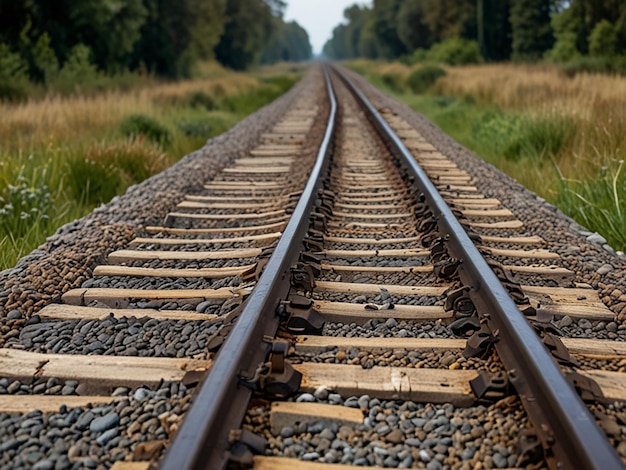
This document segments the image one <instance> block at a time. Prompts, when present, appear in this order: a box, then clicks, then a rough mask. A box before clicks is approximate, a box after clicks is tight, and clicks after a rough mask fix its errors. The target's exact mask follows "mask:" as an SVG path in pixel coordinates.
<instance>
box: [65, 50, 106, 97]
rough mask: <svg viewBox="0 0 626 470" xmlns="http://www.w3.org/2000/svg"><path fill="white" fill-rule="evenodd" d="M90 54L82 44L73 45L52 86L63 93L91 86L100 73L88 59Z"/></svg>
mask: <svg viewBox="0 0 626 470" xmlns="http://www.w3.org/2000/svg"><path fill="white" fill-rule="evenodd" d="M90 55H91V49H89V47H87V46H85V45H84V44H78V45H76V46H74V47H73V48H72V50H71V51H70V54H69V56H68V57H67V60H66V61H65V63H64V64H63V67H62V68H61V70H60V71H59V73H58V75H57V77H56V80H55V81H54V87H55V88H57V89H58V90H59V91H61V92H65V93H67V92H71V91H75V89H76V88H86V89H89V88H92V87H93V86H94V82H96V81H97V80H98V78H99V77H100V75H99V74H98V71H97V69H96V66H95V65H93V64H92V63H91V61H90V60H89V57H90Z"/></svg>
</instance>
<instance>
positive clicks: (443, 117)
mask: <svg viewBox="0 0 626 470" xmlns="http://www.w3.org/2000/svg"><path fill="white" fill-rule="evenodd" d="M387 67H388V65H384V66H382V65H380V64H377V63H375V62H364V61H359V62H357V63H356V69H357V70H358V71H359V72H360V73H362V74H364V75H365V76H366V78H368V79H370V80H371V81H373V82H374V83H376V84H377V85H380V86H383V87H384V86H385V85H384V82H383V81H382V80H381V79H380V76H381V75H380V74H381V73H383V72H384V70H386V69H387ZM445 70H446V75H445V76H442V77H440V78H438V79H437V81H436V83H435V84H434V86H432V87H431V88H430V90H429V94H425V95H424V94H422V95H418V94H413V93H410V92H409V91H408V89H405V90H402V91H401V92H398V88H397V87H387V91H388V92H389V93H391V94H393V95H394V96H395V97H396V98H398V99H400V100H401V101H405V102H406V103H407V104H409V105H410V106H411V107H413V108H414V109H416V110H417V111H419V112H421V113H423V114H425V115H426V116H427V117H429V118H430V119H431V120H432V121H434V122H435V123H436V124H437V125H438V126H439V127H440V128H441V129H442V130H443V131H444V132H446V133H447V134H449V135H451V136H452V137H453V138H454V139H456V140H457V141H459V142H460V143H462V144H463V145H465V146H466V147H468V148H470V149H472V150H473V151H474V152H476V153H477V154H478V155H480V156H481V157H483V158H485V159H486V160H487V161H489V162H491V163H493V164H494V165H496V166H497V167H498V168H500V169H501V170H502V171H504V172H505V173H507V174H509V175H510V176H512V177H513V178H515V179H516V180H518V181H519V182H520V183H521V184H523V185H524V186H526V187H527V188H529V189H530V190H532V191H534V192H536V193H537V194H539V195H540V196H541V197H543V198H545V199H546V200H548V201H549V202H551V203H552V204H555V205H556V206H557V207H559V208H560V209H561V210H563V211H564V212H565V213H566V214H568V215H570V216H571V217H573V218H574V219H576V220H577V221H578V222H579V223H581V224H582V225H584V226H586V227H588V228H589V229H590V230H592V231H596V232H598V233H600V234H602V235H603V236H604V237H605V238H606V239H607V240H608V242H609V243H610V244H611V245H612V246H613V247H614V248H615V249H617V250H621V251H624V250H626V230H625V229H626V206H625V204H626V202H625V201H624V199H625V198H626V170H624V169H623V168H622V166H623V163H622V162H623V160H624V159H626V78H624V77H620V76H613V75H601V74H586V73H579V74H577V75H575V76H574V77H571V76H568V75H567V74H566V73H564V72H563V71H562V69H560V68H557V67H555V66H548V65H535V66H524V65H511V64H498V65H493V64H492V65H478V66H463V67H445Z"/></svg>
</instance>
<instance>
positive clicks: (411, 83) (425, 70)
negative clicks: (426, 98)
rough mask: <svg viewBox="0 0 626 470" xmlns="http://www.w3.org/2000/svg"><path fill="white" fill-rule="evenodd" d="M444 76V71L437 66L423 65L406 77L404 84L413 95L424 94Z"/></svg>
mask: <svg viewBox="0 0 626 470" xmlns="http://www.w3.org/2000/svg"><path fill="white" fill-rule="evenodd" d="M445 75H446V71H445V70H444V69H442V68H441V67H439V66H437V65H423V66H421V67H419V68H417V69H415V70H414V71H413V72H412V73H411V74H410V75H409V76H408V78H407V80H406V84H407V86H408V87H409V89H410V90H411V91H412V92H413V93H424V92H426V91H427V90H428V89H429V88H430V87H431V86H433V85H434V84H435V82H436V81H437V80H438V79H439V78H440V77H443V76H445Z"/></svg>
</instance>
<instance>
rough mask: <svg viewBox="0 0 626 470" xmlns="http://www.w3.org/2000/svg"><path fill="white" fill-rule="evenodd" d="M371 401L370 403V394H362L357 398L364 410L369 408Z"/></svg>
mask: <svg viewBox="0 0 626 470" xmlns="http://www.w3.org/2000/svg"><path fill="white" fill-rule="evenodd" d="M369 403H370V396H369V395H361V397H360V398H359V399H358V400H357V404H358V405H359V408H361V409H362V410H366V409H367V408H369Z"/></svg>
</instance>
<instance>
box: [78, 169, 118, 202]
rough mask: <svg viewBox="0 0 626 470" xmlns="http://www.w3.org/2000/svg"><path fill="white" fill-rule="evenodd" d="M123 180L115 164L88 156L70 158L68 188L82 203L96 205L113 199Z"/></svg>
mask: <svg viewBox="0 0 626 470" xmlns="http://www.w3.org/2000/svg"><path fill="white" fill-rule="evenodd" d="M121 182H122V179H121V177H120V174H119V172H118V171H117V169H116V168H115V167H114V166H113V165H110V164H108V165H107V164H103V163H102V162H95V161H93V160H88V159H87V158H74V159H71V160H68V175H67V188H68V191H69V193H70V195H71V197H72V198H73V199H74V200H76V201H77V202H79V203H81V204H87V205H94V204H100V203H103V202H107V201H109V200H111V199H112V198H113V197H114V196H115V195H116V194H117V192H118V187H119V186H120V184H121Z"/></svg>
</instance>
